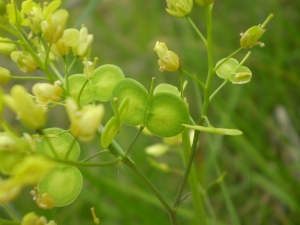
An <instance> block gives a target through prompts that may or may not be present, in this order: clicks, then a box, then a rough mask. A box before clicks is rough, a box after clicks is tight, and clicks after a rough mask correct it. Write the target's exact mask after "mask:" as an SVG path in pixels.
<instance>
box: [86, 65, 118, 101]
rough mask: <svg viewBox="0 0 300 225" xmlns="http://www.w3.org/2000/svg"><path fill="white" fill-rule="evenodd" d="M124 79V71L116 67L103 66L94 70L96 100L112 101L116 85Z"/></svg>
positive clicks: (93, 79)
mask: <svg viewBox="0 0 300 225" xmlns="http://www.w3.org/2000/svg"><path fill="white" fill-rule="evenodd" d="M122 79H124V74H123V72H122V70H121V69H120V68H119V67H117V66H115V65H110V64H107V65H103V66H100V67H98V68H97V69H95V70H94V73H93V75H92V83H93V96H94V100H99V101H101V102H106V101H109V100H111V99H112V91H113V89H114V87H115V86H116V84H117V83H118V82H119V81H121V80H122Z"/></svg>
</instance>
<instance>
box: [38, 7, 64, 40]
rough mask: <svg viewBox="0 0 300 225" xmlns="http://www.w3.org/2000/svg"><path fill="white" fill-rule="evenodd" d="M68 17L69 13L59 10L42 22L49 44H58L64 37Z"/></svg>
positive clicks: (44, 35)
mask: <svg viewBox="0 0 300 225" xmlns="http://www.w3.org/2000/svg"><path fill="white" fill-rule="evenodd" d="M68 17H69V13H68V11H66V10H64V9H59V10H57V11H55V12H53V13H52V14H51V15H50V16H49V17H48V18H47V19H46V20H44V21H42V22H41V27H42V30H43V37H44V39H45V40H46V41H47V42H49V43H56V42H57V41H58V40H59V39H60V38H61V37H62V36H63V33H64V30H65V26H66V22H67V19H68Z"/></svg>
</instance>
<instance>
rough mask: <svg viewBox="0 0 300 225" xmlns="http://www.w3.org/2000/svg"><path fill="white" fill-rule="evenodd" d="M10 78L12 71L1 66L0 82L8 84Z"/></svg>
mask: <svg viewBox="0 0 300 225" xmlns="http://www.w3.org/2000/svg"><path fill="white" fill-rule="evenodd" d="M9 80H10V71H9V70H8V69H5V68H3V67H0V84H6V83H8V81H9Z"/></svg>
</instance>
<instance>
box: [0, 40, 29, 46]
mask: <svg viewBox="0 0 300 225" xmlns="http://www.w3.org/2000/svg"><path fill="white" fill-rule="evenodd" d="M0 43H11V44H16V45H24V43H22V42H20V41H7V40H3V39H2V40H0Z"/></svg>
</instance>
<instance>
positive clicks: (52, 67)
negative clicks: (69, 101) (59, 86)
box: [49, 62, 64, 82]
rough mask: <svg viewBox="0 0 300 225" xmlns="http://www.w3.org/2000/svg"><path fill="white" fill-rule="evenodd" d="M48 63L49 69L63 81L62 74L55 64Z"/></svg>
mask: <svg viewBox="0 0 300 225" xmlns="http://www.w3.org/2000/svg"><path fill="white" fill-rule="evenodd" d="M49 65H50V67H51V69H52V70H53V72H54V73H55V75H56V76H57V77H58V79H59V80H60V81H61V82H63V81H64V78H63V76H62V75H61V74H60V72H59V71H58V70H57V68H56V66H55V65H54V64H53V63H52V62H50V63H49Z"/></svg>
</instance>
